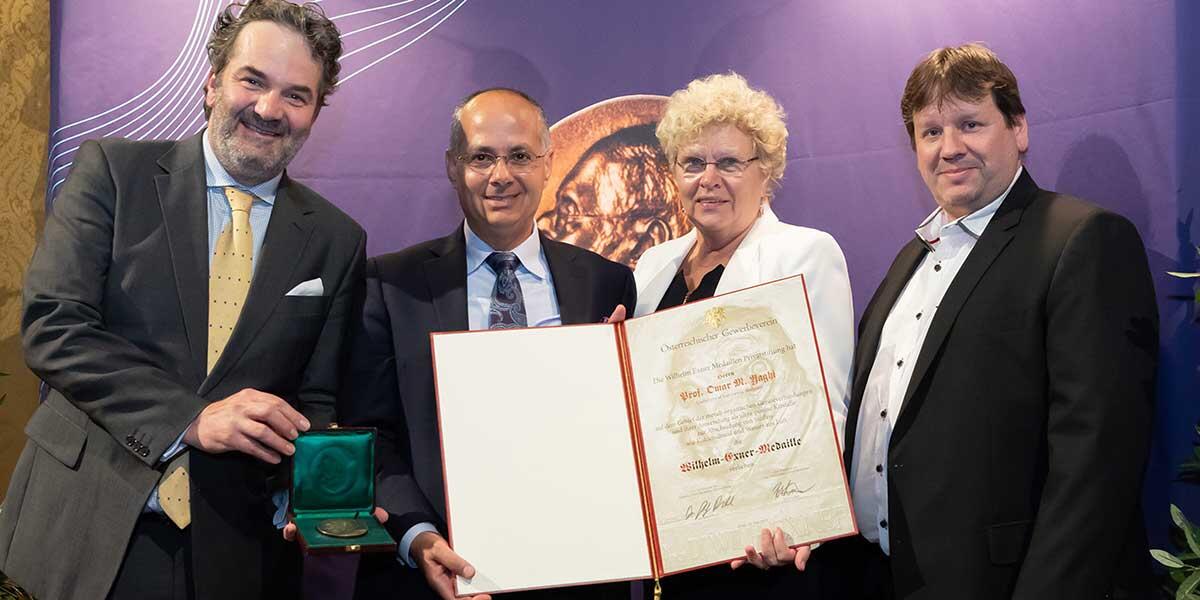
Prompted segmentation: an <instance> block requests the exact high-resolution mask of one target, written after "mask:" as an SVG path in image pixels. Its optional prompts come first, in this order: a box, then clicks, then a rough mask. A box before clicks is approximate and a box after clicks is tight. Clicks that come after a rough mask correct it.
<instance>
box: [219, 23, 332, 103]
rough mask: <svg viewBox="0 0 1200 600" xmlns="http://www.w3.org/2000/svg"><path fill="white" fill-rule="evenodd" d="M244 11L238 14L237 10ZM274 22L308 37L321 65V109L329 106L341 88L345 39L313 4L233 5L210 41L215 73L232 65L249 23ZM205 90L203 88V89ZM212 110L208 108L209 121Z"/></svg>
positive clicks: (319, 91) (313, 54)
mask: <svg viewBox="0 0 1200 600" xmlns="http://www.w3.org/2000/svg"><path fill="white" fill-rule="evenodd" d="M238 8H240V9H241V11H240V12H238V14H236V15H235V14H234V11H235V10H237V9H238ZM254 21H271V22H272V23H278V24H280V25H282V26H284V27H289V28H291V29H293V30H295V31H296V32H297V33H299V34H300V35H302V36H304V39H305V41H307V42H308V47H309V49H310V50H312V57H313V60H316V61H317V62H318V63H320V64H321V82H320V85H319V87H318V89H317V110H318V111H319V110H320V107H322V106H326V105H327V104H328V103H327V102H326V101H325V97H326V96H328V95H329V94H332V93H333V92H334V90H336V89H337V83H338V72H339V71H341V70H342V67H341V65H339V64H338V58H340V57H341V56H342V37H341V33H339V32H338V28H337V26H336V25H334V24H333V21H330V20H329V18H328V17H326V16H325V11H323V10H321V7H320V6H318V5H316V4H314V3H312V2H306V3H304V4H294V3H292V2H287V1H286V0H250V1H249V2H246V3H245V4H236V3H235V4H230V5H229V6H226V7H225V10H223V11H221V14H220V16H218V17H217V22H216V24H215V25H213V31H212V37H210V38H209V39H208V63H209V64H210V65H211V66H212V72H213V73H214V74H217V75H220V74H221V71H223V70H224V69H225V65H227V64H229V56H230V54H231V53H232V52H233V44H234V42H235V41H236V40H237V37H238V34H239V33H241V32H242V28H243V27H245V26H246V25H247V24H248V23H253V22H254ZM202 89H203V87H202ZM210 112H211V109H210V108H209V107H208V106H207V105H206V106H205V107H204V116H205V117H206V118H207V117H208V115H209V113H210Z"/></svg>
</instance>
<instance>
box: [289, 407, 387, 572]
mask: <svg viewBox="0 0 1200 600" xmlns="http://www.w3.org/2000/svg"><path fill="white" fill-rule="evenodd" d="M295 444H296V453H295V454H294V455H293V456H292V486H291V513H292V519H293V521H295V523H296V528H297V536H296V537H297V538H298V541H299V542H300V547H301V548H302V549H303V550H304V551H305V552H307V553H310V554H334V553H343V552H395V551H396V542H395V540H393V539H392V536H390V535H388V532H387V530H386V529H384V528H383V526H382V525H380V524H379V522H378V521H376V520H375V517H374V516H373V515H372V511H373V510H374V509H375V430H374V429H373V428H359V427H344V428H338V427H334V428H331V429H320V430H314V431H308V432H305V433H301V434H300V437H298V438H296V441H295Z"/></svg>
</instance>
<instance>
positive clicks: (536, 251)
mask: <svg viewBox="0 0 1200 600" xmlns="http://www.w3.org/2000/svg"><path fill="white" fill-rule="evenodd" d="M463 235H465V236H466V238H467V275H470V274H471V273H474V272H475V270H476V269H478V268H479V265H481V264H483V261H485V260H487V257H488V256H489V255H491V253H493V252H495V251H496V250H495V249H493V248H492V247H491V246H489V245H488V243H487V242H485V241H483V238H480V237H479V236H478V235H476V234H475V232H474V231H471V226H470V225H468V224H467V222H466V221H465V220H464V221H463ZM512 253H513V254H516V255H517V258H519V259H520V260H521V265H522V266H524V267H525V269H526V270H528V271H529V272H530V273H533V275H534V276H535V277H537V278H538V279H546V278H547V273H546V265H545V263H544V262H542V259H541V258H542V236H540V235H538V230H537V227H533V231H532V232H530V234H529V237H527V238H525V241H523V242H521V243H520V244H518V245H517V247H516V248H513V249H512Z"/></svg>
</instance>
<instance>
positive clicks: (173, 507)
mask: <svg viewBox="0 0 1200 600" xmlns="http://www.w3.org/2000/svg"><path fill="white" fill-rule="evenodd" d="M225 197H226V198H228V199H229V206H230V208H231V209H232V218H231V219H230V222H229V224H228V225H226V226H225V229H224V230H222V231H221V235H220V237H218V238H217V245H216V247H215V248H214V249H213V257H212V265H211V266H210V267H209V269H208V300H209V302H208V372H209V373H211V372H212V370H213V366H214V365H216V364H217V359H219V358H221V353H222V352H223V351H224V350H225V344H227V343H229V336H230V335H231V334H232V333H233V328H234V326H235V325H237V321H238V317H239V316H240V315H241V314H242V305H243V304H245V302H246V293H247V292H249V291H250V277H251V275H252V273H253V271H252V269H251V264H252V263H251V258H252V257H253V256H254V236H253V234H252V233H251V231H250V205H251V204H253V203H254V196H252V195H250V194H247V193H246V192H243V191H242V190H239V189H237V188H233V187H227V188H225ZM187 468H188V458H187V452H181V453H180V454H179V455H178V456H177V457H175V459H174V460H172V461H171V464H170V465H168V466H167V472H168V473H170V474H169V475H167V476H166V477H164V478H163V479H162V480H161V481H159V484H158V503H159V506H161V507H162V509H163V512H164V513H166V515H167V517H168V518H170V519H171V522H173V523H175V525H176V526H178V527H179V528H180V529H184V528H186V527H187V526H188V525H189V524H191V522H192V507H191V490H190V483H189V482H188V472H187Z"/></svg>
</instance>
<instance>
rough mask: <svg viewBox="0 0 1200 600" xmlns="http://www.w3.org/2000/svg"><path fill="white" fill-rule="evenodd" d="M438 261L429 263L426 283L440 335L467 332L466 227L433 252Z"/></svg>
mask: <svg viewBox="0 0 1200 600" xmlns="http://www.w3.org/2000/svg"><path fill="white" fill-rule="evenodd" d="M433 254H434V257H433V258H431V259H429V260H427V261H425V264H424V268H425V279H426V281H427V282H428V283H429V294H430V296H429V297H430V299H431V301H432V302H433V310H434V312H436V313H437V320H438V327H437V331H466V330H468V329H470V325H469V324H468V323H467V240H466V238H465V237H464V236H463V230H462V226H459V228H458V229H457V230H456V231H455V232H454V233H451V234H450V235H448V236H446V237H444V238H442V244H441V245H440V246H435V247H434V248H433Z"/></svg>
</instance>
